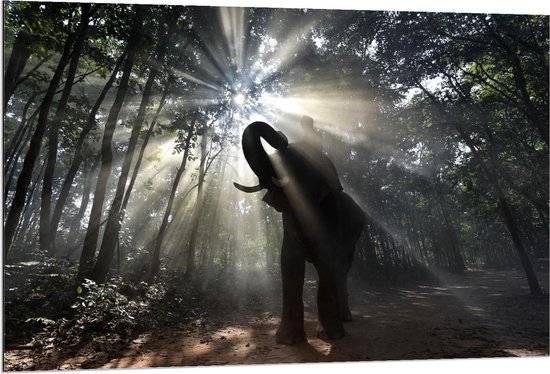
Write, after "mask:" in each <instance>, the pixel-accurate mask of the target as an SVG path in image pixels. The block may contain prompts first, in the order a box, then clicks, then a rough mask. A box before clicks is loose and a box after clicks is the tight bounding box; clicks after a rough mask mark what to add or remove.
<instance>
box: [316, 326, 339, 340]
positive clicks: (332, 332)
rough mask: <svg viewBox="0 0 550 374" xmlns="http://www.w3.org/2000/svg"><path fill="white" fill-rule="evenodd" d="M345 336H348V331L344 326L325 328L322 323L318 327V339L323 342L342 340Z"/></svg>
mask: <svg viewBox="0 0 550 374" xmlns="http://www.w3.org/2000/svg"><path fill="white" fill-rule="evenodd" d="M344 336H346V330H344V327H343V326H337V327H332V328H324V327H323V325H321V324H320V323H319V325H318V326H317V337H318V338H319V339H321V340H327V339H329V340H333V339H342V338H343V337H344Z"/></svg>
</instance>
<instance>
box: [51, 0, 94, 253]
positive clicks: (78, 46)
mask: <svg viewBox="0 0 550 374" xmlns="http://www.w3.org/2000/svg"><path fill="white" fill-rule="evenodd" d="M90 8H91V5H90V4H85V3H83V4H82V5H81V10H82V14H81V17H80V26H79V28H78V31H77V35H78V38H77V40H76V41H75V44H74V48H73V52H72V54H71V62H70V64H69V69H68V72H67V79H66V80H65V87H64V89H63V93H62V94H61V98H60V99H59V103H58V105H57V111H56V113H55V117H54V118H53V120H52V122H51V124H50V126H49V133H48V156H47V164H46V171H45V172H44V181H43V183H42V198H41V200H40V249H41V251H42V252H44V253H47V254H48V255H50V256H54V255H55V253H54V252H55V245H54V243H52V235H51V231H52V230H51V229H52V227H51V218H52V217H51V209H52V189H53V179H54V173H55V164H56V161H57V148H58V143H59V128H60V127H61V122H62V121H63V118H64V117H65V111H66V109H67V104H68V103H69V97H70V95H71V91H72V88H73V83H74V78H75V75H76V70H77V68H78V63H79V61H80V55H81V52H82V48H83V46H84V40H85V38H86V33H87V30H88V21H89V19H90Z"/></svg>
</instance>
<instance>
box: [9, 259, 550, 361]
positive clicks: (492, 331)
mask: <svg viewBox="0 0 550 374" xmlns="http://www.w3.org/2000/svg"><path fill="white" fill-rule="evenodd" d="M540 281H541V284H542V285H543V288H544V289H545V290H547V289H548V274H547V273H545V274H544V275H543V276H541V279H540ZM250 282H251V283H254V281H253V280H251V281H250ZM315 287H316V285H315V282H313V281H309V282H306V287H305V296H304V298H305V311H306V313H305V319H306V323H305V326H306V334H307V338H308V342H307V343H304V344H300V345H296V346H284V345H279V344H276V343H275V331H276V328H277V325H278V322H279V318H278V315H279V311H280V301H279V300H280V299H279V295H278V292H275V293H272V294H270V295H263V297H262V295H258V294H255V296H254V297H252V299H245V296H242V297H243V299H241V300H240V301H239V302H238V303H237V304H235V305H237V307H235V305H233V306H231V307H228V308H225V309H221V311H222V312H216V313H214V312H211V313H209V314H208V316H203V317H201V318H199V319H194V320H193V322H192V323H187V324H179V325H177V324H176V325H174V326H170V327H159V328H156V329H154V330H151V331H141V332H140V333H139V334H136V335H134V336H131V337H129V339H128V340H127V343H126V344H122V345H121V344H119V345H117V346H115V347H113V346H109V348H102V344H101V342H100V341H95V342H89V343H88V344H84V345H78V346H76V347H72V348H71V347H69V348H67V347H65V348H64V349H60V350H59V349H57V350H56V349H51V350H50V351H49V353H47V354H44V351H41V352H37V351H36V350H30V349H29V350H25V349H21V347H19V348H18V349H13V350H10V349H9V347H7V350H6V351H5V353H4V370H48V369H83V368H150V367H166V366H196V365H224V364H233V365H234V364H267V363H297V362H300V363H306V362H342V361H371V360H402V359H407V360H411V359H434V358H467V357H518V356H521V357H524V356H547V355H548V354H549V351H548V337H549V334H548V309H549V304H548V296H547V295H546V296H544V297H540V298H534V297H530V296H529V290H528V288H527V284H526V281H525V279H524V277H522V276H521V275H520V274H519V273H516V272H511V271H496V270H487V271H468V272H466V273H465V274H464V275H449V274H438V275H437V276H436V277H434V279H433V280H431V281H417V282H407V283H406V284H391V285H390V284H385V285H368V286H363V287H361V288H359V287H353V288H352V289H351V290H350V306H351V310H352V314H353V318H354V320H353V321H352V322H349V323H346V331H347V335H346V336H345V337H344V338H343V339H341V340H333V341H325V340H321V339H319V338H317V337H316V333H315V331H316V326H317V313H316V302H315ZM249 296H250V295H249ZM249 296H248V297H249Z"/></svg>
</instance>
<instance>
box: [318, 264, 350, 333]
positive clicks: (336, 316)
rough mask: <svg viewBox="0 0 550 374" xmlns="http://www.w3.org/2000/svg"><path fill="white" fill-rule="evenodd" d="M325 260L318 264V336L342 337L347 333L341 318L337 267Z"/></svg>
mask: <svg viewBox="0 0 550 374" xmlns="http://www.w3.org/2000/svg"><path fill="white" fill-rule="evenodd" d="M328 259H330V257H329V258H328ZM324 262H325V261H322V263H319V264H316V266H317V272H318V273H319V284H318V290H317V308H318V314H319V327H318V329H317V336H318V337H319V338H322V339H323V338H328V339H340V338H342V337H344V336H345V335H346V332H345V330H344V325H343V324H342V321H341V319H340V310H339V309H340V308H339V295H338V293H339V289H338V274H337V269H336V266H334V263H332V264H329V263H324Z"/></svg>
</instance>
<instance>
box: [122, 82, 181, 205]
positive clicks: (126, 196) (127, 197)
mask: <svg viewBox="0 0 550 374" xmlns="http://www.w3.org/2000/svg"><path fill="white" fill-rule="evenodd" d="M172 80H173V76H172V75H171V76H170V77H169V78H168V80H167V82H166V87H165V88H164V93H163V94H162V98H161V99H160V102H159V106H158V108H157V111H156V113H155V115H154V117H153V119H152V120H151V124H150V125H149V128H148V129H147V132H146V133H145V137H144V139H143V143H142V144H141V148H140V150H139V155H138V158H137V160H136V164H135V165H134V171H133V172H132V177H131V178H130V183H128V187H127V188H126V192H125V193H124V199H123V200H122V206H121V208H120V210H121V211H122V214H123V216H124V215H125V214H126V207H127V206H128V201H129V200H130V194H131V193H132V190H133V189H134V184H135V183H136V179H137V175H138V173H139V170H140V167H141V162H142V161H143V156H144V155H145V149H146V148H147V144H149V139H151V136H152V135H153V130H154V129H155V126H156V124H157V121H158V117H159V115H160V112H161V111H162V108H164V104H166V99H167V97H168V90H169V87H170V84H171V82H172Z"/></svg>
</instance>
